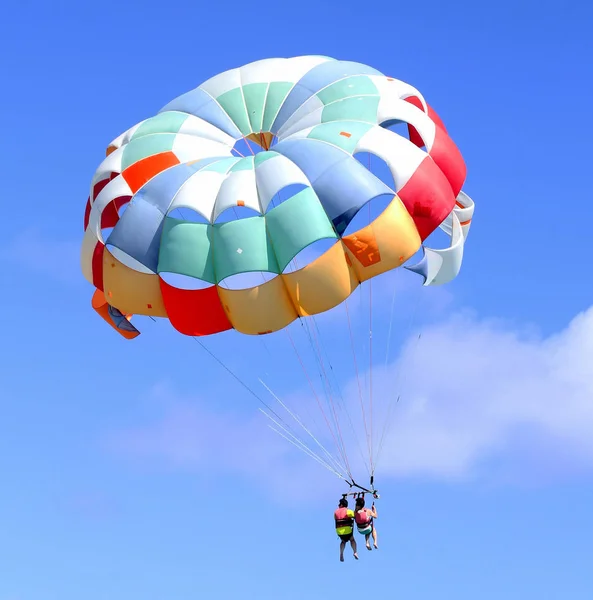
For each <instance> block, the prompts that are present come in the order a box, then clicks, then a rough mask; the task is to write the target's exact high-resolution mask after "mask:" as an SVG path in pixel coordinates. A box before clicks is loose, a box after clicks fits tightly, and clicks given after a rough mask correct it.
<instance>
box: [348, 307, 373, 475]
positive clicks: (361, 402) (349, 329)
mask: <svg viewBox="0 0 593 600" xmlns="http://www.w3.org/2000/svg"><path fill="white" fill-rule="evenodd" d="M344 306H345V307H346V316H347V319H348V331H349V334H350V346H351V347H352V359H353V361H354V371H355V373H356V382H357V384H358V399H359V401H360V411H361V413H362V422H363V424H364V433H365V435H366V440H367V449H368V452H369V464H370V461H371V445H370V439H369V430H368V427H367V420H366V414H365V411H364V400H363V397H362V387H361V385H360V375H359V373H358V362H357V361H356V348H355V346H354V336H353V334H352V322H351V319H350V311H349V309H348V300H345V301H344Z"/></svg>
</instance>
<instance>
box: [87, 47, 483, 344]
mask: <svg viewBox="0 0 593 600" xmlns="http://www.w3.org/2000/svg"><path fill="white" fill-rule="evenodd" d="M396 123H405V124H407V126H408V129H409V139H408V138H407V137H405V136H402V135H399V134H398V133H395V132H394V131H392V130H390V129H389V127H390V126H392V125H394V124H396ZM238 141H243V143H244V144H247V147H249V148H250V149H251V148H252V147H253V146H255V145H257V146H258V147H259V148H258V150H261V151H259V152H257V153H255V152H254V153H253V155H249V156H240V155H238V154H239V152H238V151H237V142H238ZM251 144H253V146H252V145H251ZM358 153H370V154H371V155H374V156H377V157H379V158H380V159H382V161H384V163H386V165H387V166H388V168H389V170H390V172H391V175H392V177H393V181H394V189H391V188H390V187H389V186H388V185H387V184H385V183H384V182H383V181H381V179H380V178H378V177H376V176H375V175H374V174H373V173H372V172H371V171H370V170H369V169H368V168H366V167H365V166H364V165H363V164H362V163H361V162H359V161H358V160H357V158H356V157H355V156H354V155H355V154H358ZM465 175H466V170H465V164H464V161H463V159H462V156H461V154H460V152H459V150H458V149H457V147H456V146H455V144H454V143H453V142H452V140H451V138H450V137H449V135H448V134H447V131H446V130H445V127H444V125H443V123H442V121H441V120H440V119H439V117H438V116H437V115H436V113H435V112H434V111H433V110H432V108H431V107H430V106H428V105H427V104H426V102H425V100H424V98H423V97H422V96H421V95H420V93H419V92H418V91H417V90H416V89H414V88H413V87H411V86H409V85H407V84H406V83H403V82H401V81H398V80H396V79H393V78H392V77H386V76H385V75H383V74H382V73H380V72H379V71H377V70H375V69H373V68H371V67H369V66H366V65H363V64H359V63H355V62H345V61H338V60H334V59H331V58H327V57H323V56H304V57H297V58H289V59H269V60H262V61H258V62H254V63H251V64H248V65H246V66H244V67H241V68H237V69H232V70H230V71H227V72H224V73H222V74H220V75H217V76H215V77H213V78H211V79H209V80H208V81H206V82H205V83H204V84H202V85H201V86H199V87H197V88H196V89H194V90H192V91H190V92H188V93H186V94H184V95H182V96H180V97H178V98H177V99H175V100H173V101H172V102H170V103H169V104H168V105H167V106H165V107H164V108H163V109H162V110H161V111H160V112H159V113H158V114H157V115H156V116H155V117H152V118H149V119H147V120H145V121H142V122H141V123H139V124H138V125H135V126H134V127H132V128H131V129H129V130H128V131H126V132H125V133H123V134H122V135H120V136H119V137H118V138H116V139H115V140H114V141H113V142H112V143H111V144H110V146H109V147H108V149H107V157H106V158H105V160H104V161H103V162H102V163H101V165H100V166H99V168H98V169H97V171H96V173H95V175H94V177H93V180H92V185H91V191H90V196H89V199H88V203H87V207H86V213H85V220H84V229H85V234H84V241H83V244H82V257H81V260H82V270H83V273H84V276H85V277H86V279H87V280H88V281H89V282H91V283H92V284H93V285H94V286H95V288H96V289H97V291H96V292H95V296H94V298H93V307H94V308H95V310H97V312H99V314H100V315H101V316H102V317H103V318H104V319H105V320H106V321H107V322H108V323H110V324H111V325H112V326H113V327H114V328H116V329H117V330H118V331H119V332H120V333H121V334H122V335H123V336H124V337H126V338H132V337H135V336H137V335H138V333H139V332H138V330H137V329H136V328H135V327H134V326H133V325H132V324H131V322H130V319H131V316H132V315H133V314H140V315H150V316H152V317H163V318H168V319H169V320H170V322H171V324H172V325H173V327H175V328H176V329H177V330H178V331H180V332H181V333H183V334H186V335H191V336H204V335H209V334H215V333H218V332H221V331H225V330H228V329H231V328H234V329H236V330H238V331H239V332H242V333H245V334H265V333H271V332H273V331H277V330H280V329H282V328H284V327H286V326H287V325H289V324H290V323H291V322H292V321H294V320H295V319H296V318H297V317H303V316H308V315H315V314H317V313H321V312H324V311H327V310H329V309H332V308H333V307H335V306H337V305H338V304H340V303H342V302H343V301H344V300H345V299H346V298H348V296H349V295H350V294H352V292H353V291H354V289H355V288H356V287H357V286H358V285H359V284H360V283H361V282H364V281H366V280H369V279H370V278H373V277H375V276H377V275H379V274H381V273H384V272H386V271H389V270H391V269H395V268H397V267H399V266H401V265H403V264H404V263H405V262H406V261H407V260H408V259H409V258H410V257H412V256H413V255H414V254H415V253H416V252H417V251H418V249H419V248H420V247H421V245H422V242H423V241H424V240H425V239H426V238H427V237H428V236H429V235H430V234H431V233H432V232H433V231H434V230H435V229H436V228H438V227H440V228H441V229H442V230H443V231H445V232H446V233H447V234H448V235H450V237H451V246H450V247H449V248H446V249H443V250H433V249H429V248H425V249H424V258H423V259H422V261H421V262H420V263H418V264H416V265H413V266H411V267H408V268H410V269H412V270H414V271H416V272H418V273H420V274H421V275H422V276H423V277H424V283H425V285H430V284H442V283H446V282H448V281H450V280H451V279H453V278H454V277H455V276H456V275H457V273H458V272H459V268H460V265H461V260H462V255H463V244H464V241H465V238H466V236H467V233H468V231H469V226H470V222H471V217H472V213H473V202H472V201H471V200H470V198H468V196H467V195H465V194H464V193H463V192H462V191H461V188H462V185H463V183H464V180H465ZM283 191H287V195H288V196H289V197H287V198H283V199H282V202H281V203H280V204H278V205H275V204H274V203H273V199H274V197H277V196H278V194H279V193H282V192H283ZM380 196H388V197H389V198H390V200H391V201H390V203H389V204H388V206H387V208H386V209H385V210H384V211H383V213H382V214H380V215H379V216H378V217H377V218H376V219H375V220H374V221H373V222H372V223H371V224H370V225H368V226H366V227H363V228H362V229H360V230H359V231H356V232H354V233H351V234H348V235H346V233H345V232H346V228H347V227H348V225H349V223H350V222H351V221H352V219H353V218H354V216H355V215H356V214H357V213H358V212H359V211H360V210H361V208H362V207H363V206H365V205H366V204H367V203H369V201H371V200H372V199H375V198H377V197H380ZM126 205H127V206H126ZM233 207H246V208H249V209H252V211H254V212H253V213H252V214H253V215H254V216H250V217H248V218H236V219H232V220H230V221H229V220H227V221H222V220H221V215H223V213H225V214H227V215H228V214H229V213H228V212H226V211H227V209H231V208H233ZM124 208H125V211H124V210H123V209H124ZM179 210H188V211H190V212H193V214H194V216H196V213H197V215H198V216H201V217H202V222H200V220H199V219H198V220H196V219H195V218H193V219H187V220H186V219H183V218H175V217H174V216H173V214H172V213H174V212H175V211H177V212H175V214H176V215H177V214H179ZM108 229H110V230H111V231H110V233H109V235H108V237H107V238H106V239H104V232H105V230H108ZM322 239H329V240H335V243H334V244H333V245H332V246H331V247H330V249H329V250H328V251H327V252H326V253H325V254H323V255H322V256H320V257H318V258H317V259H316V260H314V261H313V262H311V263H310V264H307V265H306V266H303V267H302V268H300V269H297V270H295V271H292V272H289V270H288V269H287V267H288V265H289V263H290V262H291V261H292V259H293V258H294V257H295V256H296V255H298V254H299V253H300V252H301V250H303V249H304V248H306V247H308V246H309V245H311V244H312V243H314V242H316V241H318V240H322ZM249 272H264V273H268V274H271V275H275V276H274V277H272V278H271V279H268V280H267V281H265V282H264V283H261V284H259V285H256V286H254V287H251V288H249V289H228V287H225V286H224V282H225V281H226V280H228V279H229V278H231V277H233V276H236V275H238V274H241V273H249ZM171 274H177V275H181V276H185V277H186V278H189V279H190V280H193V281H195V282H196V285H194V286H191V285H190V286H187V285H186V286H175V285H174V284H172V283H171V281H172V279H171V278H170V277H168V276H169V275H171ZM188 287H190V288H193V289H187V288H188Z"/></svg>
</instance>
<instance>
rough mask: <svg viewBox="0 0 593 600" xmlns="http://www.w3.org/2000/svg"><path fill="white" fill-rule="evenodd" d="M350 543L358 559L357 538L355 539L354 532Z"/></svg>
mask: <svg viewBox="0 0 593 600" xmlns="http://www.w3.org/2000/svg"><path fill="white" fill-rule="evenodd" d="M350 545H351V546H352V553H353V554H354V558H355V559H356V560H358V553H357V551H356V550H357V548H356V540H355V539H354V534H352V537H351V538H350Z"/></svg>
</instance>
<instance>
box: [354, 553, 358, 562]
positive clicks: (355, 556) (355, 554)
mask: <svg viewBox="0 0 593 600" xmlns="http://www.w3.org/2000/svg"><path fill="white" fill-rule="evenodd" d="M354 558H355V559H356V560H358V554H357V553H356V552H355V553H354Z"/></svg>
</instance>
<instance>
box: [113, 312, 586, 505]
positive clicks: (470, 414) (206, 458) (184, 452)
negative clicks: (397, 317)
mask: <svg viewBox="0 0 593 600" xmlns="http://www.w3.org/2000/svg"><path fill="white" fill-rule="evenodd" d="M415 337H416V336H415ZM591 357H593V308H591V309H589V310H588V311H586V312H585V313H582V314H580V315H578V316H577V317H575V319H574V320H573V321H572V322H571V323H570V325H569V326H568V327H567V328H566V329H565V330H563V331H562V332H560V333H559V334H556V335H553V336H551V337H548V338H542V337H541V336H540V337H538V336H537V335H535V334H534V333H533V332H532V331H530V330H529V329H528V328H525V329H524V330H516V329H514V328H512V327H511V326H509V325H507V324H505V323H502V322H497V321H492V320H480V319H478V318H477V317H475V316H473V315H469V314H462V313H459V314H456V315H454V316H453V317H452V318H450V319H448V320H447V321H445V322H442V323H440V324H436V325H428V326H426V327H425V328H424V329H423V331H422V339H421V342H420V343H419V344H416V342H415V341H414V339H411V340H409V342H408V343H407V344H406V345H405V346H404V348H403V351H402V355H401V356H400V362H399V363H393V364H391V365H389V366H388V367H386V368H377V369H375V372H374V375H373V378H374V406H375V421H374V432H375V436H374V437H375V448H377V445H378V440H379V437H380V432H381V425H382V423H383V417H384V411H385V410H386V409H387V407H388V405H389V401H390V400H395V399H396V398H397V395H398V394H399V393H400V392H401V393H402V397H401V400H400V402H399V403H396V404H395V405H394V406H395V408H394V411H393V417H394V418H393V426H392V427H391V428H390V431H389V435H388V437H387V438H386V439H387V441H386V443H385V446H384V449H383V453H382V455H381V458H380V462H379V466H378V470H377V477H378V478H379V477H380V478H381V479H382V480H385V479H386V478H388V477H390V478H398V477H422V478H430V479H435V478H436V479H445V480H458V479H464V478H468V477H476V476H484V477H486V478H489V479H493V478H498V479H500V478H501V477H502V478H504V479H506V480H508V479H512V480H514V481H525V480H528V479H529V478H533V477H537V479H538V481H540V480H541V479H542V478H544V479H546V478H550V477H557V476H570V475H574V474H575V472H576V473H577V474H578V473H581V474H582V473H583V472H584V471H593V368H591ZM400 363H401V365H402V366H403V369H402V372H403V373H404V375H403V376H402V377H401V378H400V379H399V380H398V379H397V378H396V372H397V371H398V369H399V366H400ZM361 377H363V376H362V374H361ZM161 393H165V392H162V391H161ZM166 395H167V398H168V402H169V404H168V405H167V407H166V408H165V409H164V416H163V418H162V419H161V420H160V421H158V420H157V421H156V422H154V423H152V424H148V425H146V426H140V427H138V428H136V429H135V430H131V431H123V432H120V433H119V434H117V435H115V436H114V437H112V438H111V441H110V443H111V447H112V448H115V449H116V450H117V451H119V452H124V453H125V454H128V455H130V454H131V455H139V456H143V457H150V458H151V459H161V460H164V461H165V463H167V464H169V465H174V466H177V467H184V468H191V469H197V470H200V471H212V470H217V471H221V470H223V471H226V472H230V473H234V474H242V475H244V476H246V477H250V478H253V479H255V480H257V481H258V482H259V483H264V484H265V485H267V486H269V487H270V488H272V489H273V490H275V491H276V492H277V493H279V494H280V493H282V494H283V495H284V496H286V497H288V496H290V495H291V494H292V493H293V492H296V491H298V489H299V485H300V482H301V481H303V480H305V481H308V482H310V480H311V477H313V478H314V479H315V481H316V483H315V485H316V486H319V487H325V486H326V485H327V486H328V487H329V486H331V485H332V484H334V483H335V480H334V479H333V478H332V477H331V476H330V475H329V474H328V473H327V472H326V471H324V470H323V469H322V468H320V467H318V466H317V465H316V464H315V462H314V461H312V460H311V459H309V458H307V457H305V456H304V455H302V454H301V453H299V451H298V450H296V449H295V448H294V447H293V446H291V445H290V444H288V443H287V442H285V441H284V440H282V439H281V438H279V437H278V438H275V437H274V434H272V433H268V429H267V427H266V424H267V422H266V420H265V419H264V418H262V417H260V416H259V414H254V416H253V418H252V419H248V420H245V418H244V416H240V415H237V414H234V413H232V412H225V413H219V412H215V411H216V406H214V407H212V406H211V407H209V408H208V409H206V408H204V405H203V404H202V403H201V402H200V400H199V399H196V398H185V399H184V398H181V399H179V398H177V399H175V398H176V393H175V392H174V391H171V390H169V391H167V392H166ZM344 396H345V398H346V404H347V405H348V406H349V413H350V415H351V417H352V419H353V421H354V422H355V423H356V426H357V428H359V429H361V428H362V424H361V421H362V419H361V416H360V415H361V413H360V405H359V400H358V386H357V383H356V381H350V382H349V383H348V385H346V386H345V387H344ZM271 402H273V401H272V400H271ZM287 402H288V404H289V405H290V406H291V407H293V406H298V407H299V410H300V413H301V416H302V417H303V418H304V419H305V420H307V417H306V415H307V414H308V413H313V414H314V413H315V410H316V411H317V415H319V414H320V413H319V409H318V408H315V407H316V405H315V402H314V401H313V400H312V399H311V398H310V395H304V390H303V391H302V392H301V393H300V394H298V395H297V396H293V397H292V398H287ZM253 406H254V413H255V412H256V411H255V406H257V404H254V405H253ZM278 410H279V411H281V410H282V409H280V408H279V409H278ZM382 411H383V412H382ZM328 416H329V418H330V419H331V416H330V415H328ZM317 421H318V422H319V423H322V422H323V418H321V417H319V416H318V417H317ZM307 422H308V423H309V421H307ZM349 429H350V427H349V424H348V423H347V421H346V420H345V419H343V418H342V432H343V433H344V436H345V437H346V438H350V437H351V436H349V435H348V431H349ZM316 431H319V430H316ZM327 437H328V436H327V435H326V437H325V441H327ZM361 439H364V436H362V438H361ZM309 441H310V440H309ZM311 445H314V444H313V443H312V444H311ZM348 447H349V448H350V459H351V462H352V464H354V463H355V462H356V458H357V456H358V453H357V447H356V443H355V442H354V441H353V440H351V439H349V441H348ZM356 472H359V473H364V471H356ZM324 475H328V477H325V478H324ZM361 478H362V477H361ZM362 479H363V480H364V478H362ZM323 481H326V482H327V483H326V484H322V482H323Z"/></svg>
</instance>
